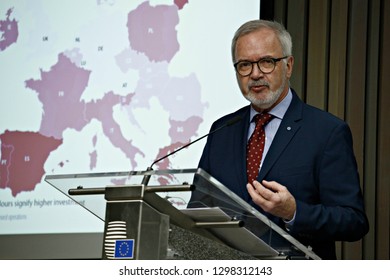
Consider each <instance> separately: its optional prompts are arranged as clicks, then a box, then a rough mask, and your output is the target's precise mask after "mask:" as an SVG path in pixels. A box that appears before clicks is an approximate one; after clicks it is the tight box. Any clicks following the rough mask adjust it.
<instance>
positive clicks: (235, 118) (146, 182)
mask: <svg viewBox="0 0 390 280" xmlns="http://www.w3.org/2000/svg"><path fill="white" fill-rule="evenodd" d="M241 120H242V116H235V117H234V118H231V119H230V120H228V121H227V122H225V123H224V124H223V125H222V126H220V127H218V128H216V129H214V130H212V131H210V132H209V133H207V134H205V135H203V136H202V137H199V138H198V139H196V140H194V141H192V142H189V143H187V144H186V145H184V146H182V147H180V148H179V149H177V150H175V151H173V152H171V153H168V154H166V155H165V156H163V157H160V158H158V159H156V160H155V161H154V162H153V163H152V164H151V165H150V166H149V167H148V168H147V169H146V171H150V170H153V168H152V167H153V165H154V164H156V163H158V162H160V161H162V160H163V159H165V158H167V157H169V156H171V155H173V154H175V153H177V152H178V151H181V150H183V149H184V148H187V147H188V146H190V145H192V144H195V143H196V142H198V141H199V140H202V139H203V138H205V137H207V136H209V135H211V134H214V133H216V132H217V131H219V130H221V129H223V128H225V127H227V126H231V125H233V124H235V123H237V122H239V121H241ZM150 176H151V175H145V176H144V178H143V179H142V182H141V184H143V185H144V186H147V185H148V183H149V179H150Z"/></svg>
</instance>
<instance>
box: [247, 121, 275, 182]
mask: <svg viewBox="0 0 390 280" xmlns="http://www.w3.org/2000/svg"><path fill="white" fill-rule="evenodd" d="M272 117H273V116H272V115H270V114H268V113H263V114H257V115H256V116H254V117H253V119H254V121H255V123H256V128H255V131H253V133H252V135H251V137H250V138H249V141H248V144H247V153H246V154H247V157H246V173H247V177H248V182H250V183H252V182H253V181H254V180H256V178H257V175H258V174H259V168H260V162H261V159H262V157H263V150H264V143H265V132H264V127H265V126H266V125H267V124H268V123H269V122H270V121H271V119H272Z"/></svg>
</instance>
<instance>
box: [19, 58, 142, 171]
mask: <svg viewBox="0 0 390 280" xmlns="http://www.w3.org/2000/svg"><path fill="white" fill-rule="evenodd" d="M90 73H91V72H90V71H87V70H85V69H83V68H80V67H77V66H76V65H75V64H74V63H72V61H71V60H70V59H69V58H68V57H67V56H66V55H64V54H62V53H61V54H59V55H58V62H57V63H56V64H55V65H53V66H52V67H51V68H50V70H49V71H48V72H44V71H42V70H41V79H40V80H32V79H31V80H28V81H26V86H27V87H29V88H31V89H33V90H35V91H36V92H38V98H39V100H40V101H41V102H42V104H43V117H42V122H41V128H40V133H41V134H44V135H46V136H53V137H55V138H57V139H61V138H62V134H63V132H64V131H65V129H67V128H72V129H75V130H77V131H80V130H81V129H83V128H84V127H85V125H87V124H88V123H90V122H91V120H92V119H94V118H95V119H97V120H99V121H100V122H101V123H102V126H103V132H104V134H105V135H106V136H107V137H108V138H109V140H110V141H111V143H112V144H113V145H114V146H115V147H117V148H119V149H120V150H122V151H123V152H124V153H125V155H126V156H127V157H128V158H129V159H130V161H131V164H132V166H133V168H135V167H136V166H137V165H136V162H135V160H134V157H135V155H136V154H141V155H142V156H144V154H143V153H142V152H141V151H140V150H139V149H138V148H136V147H135V146H133V145H132V141H128V140H126V139H125V138H124V137H123V135H122V133H121V130H120V127H119V125H118V124H117V123H116V122H115V120H114V118H113V107H114V106H115V105H117V104H121V105H122V106H127V105H129V104H130V102H131V100H132V97H133V95H134V94H128V95H127V96H125V97H123V96H119V95H116V94H114V93H113V92H109V93H107V94H105V95H104V97H103V98H102V99H98V100H96V101H91V102H88V103H85V102H84V101H82V100H81V96H82V94H83V91H84V90H85V88H86V87H87V85H88V80H89V75H90Z"/></svg>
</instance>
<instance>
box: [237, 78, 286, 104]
mask: <svg viewBox="0 0 390 280" xmlns="http://www.w3.org/2000/svg"><path fill="white" fill-rule="evenodd" d="M286 82H287V79H284V81H283V83H282V84H281V85H280V87H279V88H278V89H277V90H275V91H270V92H269V94H268V95H267V96H266V97H265V98H264V99H257V98H256V94H255V93H253V92H251V91H249V93H248V94H247V95H245V96H244V97H245V98H246V99H247V100H248V101H249V102H250V103H251V104H253V106H255V107H257V108H260V109H262V110H265V109H268V108H270V107H271V106H272V105H274V104H275V102H276V101H277V100H278V98H279V97H280V95H281V94H282V92H283V90H284V88H285V85H286Z"/></svg>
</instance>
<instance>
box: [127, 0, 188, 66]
mask: <svg viewBox="0 0 390 280" xmlns="http://www.w3.org/2000/svg"><path fill="white" fill-rule="evenodd" d="M178 23H179V15H178V7H177V6H176V5H171V6H168V5H159V6H156V7H152V6H150V5H149V2H148V1H147V2H144V3H142V4H141V5H139V6H138V7H137V8H136V9H135V10H133V11H131V12H130V13H129V15H128V20H127V28H128V33H129V42H130V46H131V48H132V49H133V50H136V51H138V52H141V53H145V55H146V56H147V57H148V58H149V59H150V60H151V61H168V62H169V61H171V59H172V58H173V57H174V56H175V54H176V53H177V52H178V50H179V48H180V46H179V42H178V41H177V32H176V29H175V27H176V25H177V24H178Z"/></svg>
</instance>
